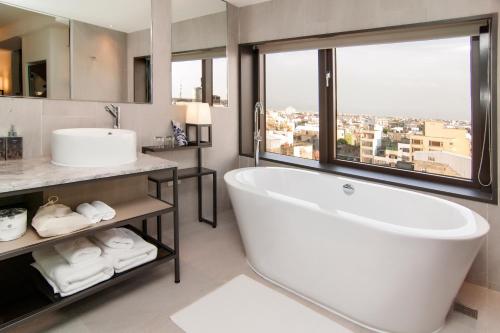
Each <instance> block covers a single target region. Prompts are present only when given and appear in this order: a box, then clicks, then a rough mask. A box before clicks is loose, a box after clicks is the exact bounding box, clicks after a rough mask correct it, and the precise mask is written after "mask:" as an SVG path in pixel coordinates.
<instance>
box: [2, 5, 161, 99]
mask: <svg viewBox="0 0 500 333" xmlns="http://www.w3.org/2000/svg"><path fill="white" fill-rule="evenodd" d="M6 2H8V4H7V3H6ZM65 4H66V5H65V6H63V5H61V4H60V3H59V2H56V1H38V0H10V1H4V3H0V94H1V95H3V96H19V97H35V98H49V99H64V100H69V99H71V100H82V101H102V102H122V103H127V102H128V103H151V101H152V96H151V70H152V64H151V4H150V1H149V0H108V1H105V2H102V1H98V0H87V1H81V0H71V1H66V2H65ZM18 6H22V8H21V7H18Z"/></svg>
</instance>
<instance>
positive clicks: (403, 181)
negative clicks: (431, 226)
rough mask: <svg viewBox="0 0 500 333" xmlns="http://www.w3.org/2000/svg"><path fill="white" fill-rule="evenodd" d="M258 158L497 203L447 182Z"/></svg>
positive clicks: (269, 156)
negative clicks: (441, 182)
mask: <svg viewBox="0 0 500 333" xmlns="http://www.w3.org/2000/svg"><path fill="white" fill-rule="evenodd" d="M260 159H261V160H264V161H269V162H273V163H279V164H285V165H289V166H292V167H299V168H305V169H309V170H315V171H320V172H326V173H331V174H335V175H340V176H346V177H352V178H357V179H362V180H367V181H372V182H376V183H382V184H385V185H392V186H400V187H405V188H409V189H412V190H417V191H423V192H429V193H434V194H439V195H445V196H452V197H456V198H461V199H467V200H472V201H479V202H485V203H490V204H495V205H496V204H497V196H496V194H495V193H490V192H485V191H481V190H479V189H476V188H468V187H461V186H455V185H449V184H440V183H435V182H431V181H428V180H421V179H412V178H408V177H402V176H397V175H388V174H383V173H380V172H375V171H369V170H362V169H359V168H354V167H350V166H343V165H334V164H324V163H320V162H319V161H313V160H307V159H302V158H297V157H290V156H284V155H279V154H273V153H261V154H260Z"/></svg>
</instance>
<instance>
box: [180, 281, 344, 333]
mask: <svg viewBox="0 0 500 333" xmlns="http://www.w3.org/2000/svg"><path fill="white" fill-rule="evenodd" d="M170 318H171V319H172V320H173V321H174V322H175V323H176V324H177V326H179V327H180V328H182V329H183V330H184V331H185V332H186V333H247V332H248V333H281V332H283V333H304V332H307V333H352V331H350V330H348V329H346V328H344V327H342V326H340V325H338V324H337V323H335V322H333V321H331V320H330V319H328V318H326V317H324V316H322V315H320V314H318V313H316V312H314V311H313V310H311V309H309V308H307V307H306V306H304V305H302V304H300V303H298V302H296V301H294V300H292V299H291V298H289V297H287V296H285V295H282V294H280V293H278V292H276V291H274V290H272V289H271V288H268V287H266V286H264V285H263V284H261V283H259V282H257V281H255V280H252V279H250V278H249V277H247V276H245V275H240V276H238V277H236V278H234V279H233V280H231V281H229V282H228V283H226V284H224V285H223V286H222V287H220V288H218V289H216V290H215V291H213V292H211V293H210V294H208V295H206V296H204V297H202V298H200V299H199V300H198V301H196V302H194V303H193V304H191V305H189V306H187V307H186V308H184V309H182V310H180V311H179V312H177V313H175V314H174V315H172V316H171V317H170Z"/></svg>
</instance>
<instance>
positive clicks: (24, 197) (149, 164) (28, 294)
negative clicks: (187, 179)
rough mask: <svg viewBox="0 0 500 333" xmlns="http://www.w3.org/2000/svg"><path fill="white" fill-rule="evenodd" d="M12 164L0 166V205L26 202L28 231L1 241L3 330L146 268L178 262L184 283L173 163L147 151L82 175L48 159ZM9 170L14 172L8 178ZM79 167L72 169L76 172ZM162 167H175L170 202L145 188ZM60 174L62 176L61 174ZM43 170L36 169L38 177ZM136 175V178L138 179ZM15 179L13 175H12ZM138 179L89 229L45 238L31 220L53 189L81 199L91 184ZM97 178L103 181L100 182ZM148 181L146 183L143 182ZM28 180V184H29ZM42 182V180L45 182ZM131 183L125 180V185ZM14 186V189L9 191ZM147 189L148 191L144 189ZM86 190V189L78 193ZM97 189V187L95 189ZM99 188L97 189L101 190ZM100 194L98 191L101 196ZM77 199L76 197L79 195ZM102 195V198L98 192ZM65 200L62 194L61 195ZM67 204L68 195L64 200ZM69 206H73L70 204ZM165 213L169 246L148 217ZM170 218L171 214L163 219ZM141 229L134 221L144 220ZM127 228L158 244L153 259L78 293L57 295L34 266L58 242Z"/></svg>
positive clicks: (0, 326) (177, 270) (116, 184)
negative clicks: (151, 229)
mask: <svg viewBox="0 0 500 333" xmlns="http://www.w3.org/2000/svg"><path fill="white" fill-rule="evenodd" d="M9 163H11V164H10V165H7V164H4V165H1V166H0V167H2V171H3V172H2V173H1V174H0V207H14V206H16V207H25V208H27V209H28V213H29V216H28V230H27V232H26V234H24V236H22V237H21V238H18V239H17V240H13V241H10V242H0V295H1V297H0V332H4V331H7V330H8V329H11V328H13V327H15V326H18V325H20V324H22V323H24V322H26V321H28V320H31V319H34V318H35V317H37V316H39V315H41V314H44V313H47V312H50V311H54V310H57V309H60V308H62V307H65V306H67V305H69V304H72V303H74V302H76V301H78V300H80V299H83V298H86V297H89V296H91V295H93V294H95V293H98V292H99V291H101V290H104V289H106V288H109V287H111V286H113V285H115V284H117V283H120V282H122V281H125V280H128V279H130V278H133V277H134V276H137V275H139V274H143V273H144V272H146V271H147V270H149V269H151V268H153V267H155V266H157V265H160V264H163V263H166V262H169V261H174V271H175V282H176V283H178V282H180V261H179V217H178V209H177V206H178V205H177V202H178V195H177V189H178V186H177V184H178V175H177V166H176V164H175V163H172V162H170V161H166V160H163V159H159V158H155V157H152V156H147V155H142V154H141V155H140V156H139V159H138V161H137V162H136V163H134V164H131V165H128V166H127V167H124V168H113V170H112V171H110V170H106V169H102V168H101V169H85V170H84V169H82V170H81V173H80V174H79V175H78V176H75V177H73V178H71V179H69V178H67V177H63V176H62V175H63V174H64V175H66V176H67V171H68V170H67V168H63V167H57V166H54V165H51V164H50V162H49V161H44V160H37V161H27V160H24V161H18V162H15V163H17V165H16V164H15V163H13V162H9ZM44 169H46V170H48V171H50V172H51V173H52V174H51V175H48V176H47V177H46V178H44V179H39V178H33V179H35V180H34V181H33V182H31V183H29V182H25V180H27V179H30V177H34V176H35V174H36V171H37V170H38V171H40V170H44ZM9 170H11V171H12V172H14V171H15V174H12V175H11V178H10V180H9V182H7V179H9V178H8V176H7V175H6V174H8V173H9ZM74 170H75V169H73V172H74ZM158 172H171V173H172V174H173V195H172V200H171V202H167V201H164V200H160V199H157V198H155V197H153V196H150V195H149V194H148V192H147V188H148V187H147V186H148V185H147V178H148V176H151V175H154V174H155V173H158ZM57 173H59V175H60V178H58V176H57ZM39 176H40V174H39V173H38V177H39ZM134 177H135V178H134ZM13 179H14V180H13ZM131 179H134V180H133V181H132V183H133V184H135V183H140V184H141V189H143V191H137V192H138V193H134V194H133V195H131V196H130V195H129V196H124V195H122V194H119V195H117V197H119V198H118V199H116V198H115V201H114V202H113V204H112V207H113V208H114V209H115V211H116V216H115V218H114V219H112V220H110V221H102V222H99V223H97V224H94V225H92V226H91V227H89V228H86V229H82V230H79V231H77V232H74V233H71V234H67V235H63V236H57V237H50V238H41V237H40V236H38V234H37V233H36V231H35V230H34V229H33V228H32V227H31V226H30V225H29V224H30V223H29V222H30V221H31V219H32V217H33V215H34V213H35V212H36V210H37V208H38V207H39V206H40V205H42V204H43V203H44V201H45V200H44V198H46V197H47V196H49V195H52V194H54V193H56V194H57V193H62V192H64V193H66V198H68V200H70V201H71V197H72V196H74V197H75V198H80V197H82V195H84V194H85V193H87V195H88V193H89V192H90V193H92V186H93V185H94V184H96V186H98V187H99V186H101V187H103V186H105V187H108V188H109V187H110V186H109V183H106V182H111V183H112V184H113V186H112V187H113V188H116V187H119V185H120V184H125V183H126V182H130V180H131ZM99 182H104V183H102V184H100V185H99ZM143 182H144V183H145V185H144V186H142V185H143V184H142V183H143ZM28 183H29V184H28ZM42 183H43V184H42ZM127 186H128V187H130V185H124V187H127ZM113 188H109V189H108V190H109V191H118V192H119V191H124V189H120V188H117V189H113ZM9 189H10V190H9ZM144 189H146V190H144ZM75 191H76V192H82V193H84V194H82V193H75ZM96 191H98V190H96ZM102 192H106V191H100V193H99V194H102ZM99 194H96V196H98V197H99ZM75 198H73V199H75ZM99 198H101V197H99ZM61 199H62V198H61ZM62 202H63V203H65V202H64V200H62ZM71 205H74V203H73V204H71ZM164 214H172V215H173V218H172V219H170V220H168V221H172V223H173V237H172V239H173V244H171V245H167V244H165V243H164V242H163V241H162V237H161V230H162V228H158V229H157V232H156V235H154V236H152V235H149V234H148V232H147V220H148V219H149V218H157V217H159V216H162V215H164ZM162 221H163V223H167V219H163V220H162ZM141 222H142V226H143V227H142V230H140V229H139V228H137V227H136V226H138V225H141ZM114 227H126V228H129V229H131V230H133V231H134V232H135V233H137V234H138V235H139V236H141V237H142V238H143V239H144V240H146V241H147V242H149V243H151V244H153V245H155V246H156V247H157V248H158V256H157V258H156V259H155V260H154V261H151V262H148V263H146V264H143V265H142V266H139V267H136V268H133V269H131V270H128V271H126V272H123V273H119V274H115V275H113V277H112V278H111V279H109V280H106V281H104V282H101V283H99V284H97V285H95V286H93V287H90V288H88V289H86V290H83V291H81V292H78V293H76V294H73V295H70V296H67V297H60V296H59V295H58V294H54V293H53V290H52V288H51V287H50V286H49V285H48V283H47V282H46V281H45V279H44V278H43V277H42V276H41V275H40V273H38V271H37V270H36V269H34V268H33V267H31V263H33V261H34V260H33V258H32V256H31V252H32V251H34V250H36V249H40V248H42V247H48V246H54V245H55V244H57V243H58V242H63V241H67V240H70V239H75V238H79V237H84V236H90V235H92V234H93V233H95V232H96V231H99V230H104V229H109V228H114Z"/></svg>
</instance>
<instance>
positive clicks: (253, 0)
mask: <svg viewBox="0 0 500 333" xmlns="http://www.w3.org/2000/svg"><path fill="white" fill-rule="evenodd" d="M266 1H271V0H227V2H229V3H231V4H233V5H235V6H237V7H243V6H249V5H253V4H257V3H260V2H266ZM0 3H6V4H11V5H14V6H17V7H20V8H24V9H30V10H34V11H37V12H40V13H44V14H50V15H52V16H59V17H63V18H69V19H73V20H77V21H82V22H86V23H90V24H94V25H98V26H101V27H106V28H112V29H114V30H118V31H122V32H126V33H130V32H134V31H138V30H144V29H147V28H149V27H150V25H151V1H150V0H104V1H103V0H43V1H41V0H0ZM225 10H226V4H225V3H224V1H223V0H172V21H173V22H178V21H183V20H187V19H190V18H194V17H199V16H205V15H209V14H215V13H219V12H223V11H225ZM10 11H11V12H12V13H9V11H4V10H2V11H1V12H0V24H8V23H9V20H10V22H12V21H13V18H15V17H16V15H11V14H17V16H18V15H21V14H20V13H19V12H22V11H19V10H17V9H11V10H10Z"/></svg>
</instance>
